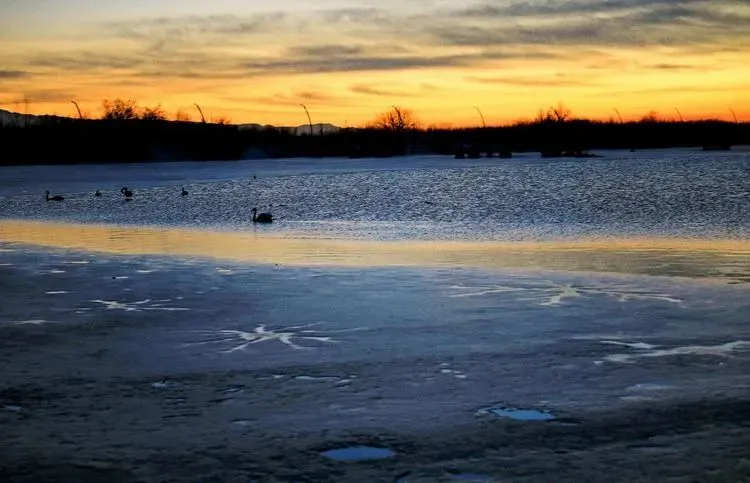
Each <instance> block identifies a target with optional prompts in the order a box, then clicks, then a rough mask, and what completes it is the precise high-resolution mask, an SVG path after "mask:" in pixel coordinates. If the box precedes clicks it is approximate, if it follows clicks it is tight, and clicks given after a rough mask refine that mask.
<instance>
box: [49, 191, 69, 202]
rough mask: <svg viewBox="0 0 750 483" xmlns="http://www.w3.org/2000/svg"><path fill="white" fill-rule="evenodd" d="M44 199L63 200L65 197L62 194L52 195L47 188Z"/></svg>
mask: <svg viewBox="0 0 750 483" xmlns="http://www.w3.org/2000/svg"><path fill="white" fill-rule="evenodd" d="M44 199H45V200H47V201H62V200H64V199H65V197H64V196H60V195H55V196H50V195H49V190H47V191H45V192H44Z"/></svg>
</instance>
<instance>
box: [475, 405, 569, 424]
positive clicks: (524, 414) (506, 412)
mask: <svg viewBox="0 0 750 483" xmlns="http://www.w3.org/2000/svg"><path fill="white" fill-rule="evenodd" d="M479 414H492V415H493V416H498V417H501V418H510V419H515V420H516V421H552V420H553V419H557V418H556V417H555V415H554V414H552V413H550V412H549V411H540V410H537V409H518V408H504V407H491V408H484V409H480V410H479Z"/></svg>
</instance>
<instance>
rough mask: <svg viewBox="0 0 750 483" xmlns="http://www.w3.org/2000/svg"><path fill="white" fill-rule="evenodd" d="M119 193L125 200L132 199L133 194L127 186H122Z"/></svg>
mask: <svg viewBox="0 0 750 483" xmlns="http://www.w3.org/2000/svg"><path fill="white" fill-rule="evenodd" d="M120 193H122V194H123V195H125V198H132V197H133V192H132V191H130V190H129V189H128V187H127V186H123V187H122V188H120Z"/></svg>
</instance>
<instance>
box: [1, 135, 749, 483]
mask: <svg viewBox="0 0 750 483" xmlns="http://www.w3.org/2000/svg"><path fill="white" fill-rule="evenodd" d="M602 154H603V155H604V157H602V158H594V159H559V160H542V159H540V158H539V157H538V156H537V155H532V154H526V155H520V156H518V157H516V158H514V159H510V160H507V159H502V160H501V159H479V160H454V159H452V158H449V157H437V156H426V157H413V158H397V159H377V160H376V159H363V160H347V159H319V160H312V159H298V160H254V161H240V162H231V163H229V162H217V163H161V164H132V165H112V166H104V165H93V166H65V167H42V166H35V167H4V168H0V288H2V294H1V295H0V307H2V309H0V334H1V335H2V339H1V340H2V342H0V361H2V363H3V381H2V385H0V424H2V425H3V428H4V434H3V436H0V448H1V449H2V451H0V453H2V454H4V455H6V456H5V457H0V477H4V478H5V479H6V480H9V481H14V480H15V479H18V480H19V481H21V480H20V476H19V475H21V474H27V473H28V474H30V475H31V476H32V477H33V476H35V475H36V476H37V477H45V478H52V479H58V480H59V479H62V480H65V479H66V478H67V479H78V480H93V479H96V478H100V479H107V480H118V481H159V480H160V478H163V475H164V474H169V475H170V476H171V477H173V478H174V479H175V480H185V481H189V480H190V479H191V478H194V477H195V475H196V474H200V475H204V476H207V477H208V476H211V477H215V478H217V479H220V480H225V481H226V480H232V479H237V480H247V479H250V478H252V479H253V481H255V480H258V481H295V480H298V481H310V480H313V481H396V480H397V479H398V481H452V479H455V478H456V475H480V476H481V477H482V478H485V477H486V478H487V479H488V481H495V480H494V479H498V480H499V479H502V480H503V481H505V480H508V481H514V480H518V481H549V480H550V478H554V479H555V481H580V480H581V479H582V475H583V476H585V477H586V478H589V479H590V480H592V481H598V477H597V475H599V476H601V475H604V474H607V475H609V476H608V481H613V479H612V478H613V477H612V476H611V475H612V474H613V472H614V473H616V474H617V475H620V476H621V479H620V480H618V479H617V478H614V481H633V480H634V479H640V480H643V479H644V478H645V479H650V480H653V481H658V480H660V479H661V478H662V477H663V475H664V471H665V467H669V468H671V469H672V471H673V476H675V475H676V476H679V475H685V476H686V477H688V476H689V477H690V478H693V479H695V478H699V476H698V475H704V476H705V475H711V476H712V477H715V478H719V479H723V480H724V481H737V480H739V479H742V478H744V477H746V476H747V475H748V469H747V468H746V467H745V466H743V465H742V463H741V461H742V458H741V457H740V455H743V454H745V452H746V450H745V448H746V447H747V445H748V444H750V432H748V431H747V430H746V427H747V424H748V423H750V420H749V419H748V416H747V415H748V414H750V411H748V409H750V407H748V405H747V403H746V402H745V401H747V400H748V396H750V394H749V393H748V390H747V388H748V387H750V376H748V374H750V372H749V371H748V369H750V328H749V327H750V326H748V322H749V320H748V313H750V297H748V290H750V285H748V284H747V282H748V281H750V243H748V241H747V235H748V230H750V210H749V209H748V208H750V184H749V182H748V172H750V150H748V149H744V148H740V149H737V150H735V151H731V152H726V153H703V152H699V151H696V150H687V149H675V150H664V151H642V152H635V153H630V152H623V151H612V152H602ZM122 186H127V187H128V188H130V189H131V190H133V191H134V192H135V195H134V199H133V200H132V201H125V200H124V199H123V197H122V195H120V193H119V189H120V188H121V187H122ZM182 186H184V187H185V189H186V190H187V191H189V195H187V196H184V197H183V196H180V188H181V187H182ZM47 189H49V190H50V191H51V192H52V194H60V195H64V196H65V197H66V199H65V200H64V201H63V202H52V201H50V202H46V201H45V200H44V196H43V195H44V191H45V190H47ZM97 189H100V190H101V191H102V193H103V196H102V197H94V196H93V193H94V191H95V190H97ZM253 207H258V208H259V210H260V211H270V212H272V213H273V214H274V217H275V221H274V223H273V224H270V225H253V223H252V222H251V215H250V210H251V209H252V208H253ZM506 414H522V415H540V414H541V415H544V416H545V417H536V418H535V417H527V418H513V417H505V415H506ZM633 421H637V424H634V423H633ZM362 447H372V448H379V449H380V448H382V451H383V454H387V455H388V457H383V458H373V459H372V460H369V459H368V460H367V461H362V462H357V463H352V462H348V461H333V460H330V459H329V458H326V457H325V456H324V455H325V454H328V453H327V452H328V451H329V450H338V449H346V448H355V449H356V448H362ZM690 454H701V457H700V458H690V457H685V455H690ZM61 455H62V456H64V458H60V456H61ZM19 462H25V463H23V464H22V463H19ZM352 465H354V466H352ZM29 468H36V470H32V471H31V473H29V471H30V470H29ZM717 475H718V476H717ZM586 478H583V479H586Z"/></svg>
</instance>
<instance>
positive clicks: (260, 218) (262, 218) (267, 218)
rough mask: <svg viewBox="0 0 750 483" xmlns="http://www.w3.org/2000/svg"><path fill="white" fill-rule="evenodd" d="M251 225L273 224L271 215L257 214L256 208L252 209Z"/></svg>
mask: <svg viewBox="0 0 750 483" xmlns="http://www.w3.org/2000/svg"><path fill="white" fill-rule="evenodd" d="M252 212H253V223H273V215H272V214H271V213H258V208H253V209H252Z"/></svg>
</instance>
